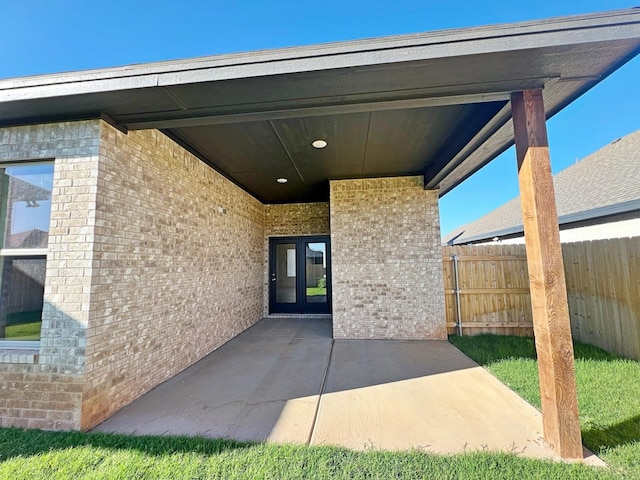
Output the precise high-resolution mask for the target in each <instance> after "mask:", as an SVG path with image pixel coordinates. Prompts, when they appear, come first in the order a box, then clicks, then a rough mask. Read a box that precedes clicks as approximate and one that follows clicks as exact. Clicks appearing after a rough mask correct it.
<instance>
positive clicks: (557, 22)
mask: <svg viewBox="0 0 640 480" xmlns="http://www.w3.org/2000/svg"><path fill="white" fill-rule="evenodd" d="M639 27H640V10H638V9H627V10H620V11H613V12H601V13H595V14H589V15H579V16H572V17H563V18H552V19H545V20H536V21H531V22H520V23H513V24H506V25H490V26H486V27H474V28H465V29H456V30H444V31H436V32H427V33H419V34H414V35H403V36H395V37H388V38H381V39H368V40H358V41H351V42H342V43H333V44H326V45H314V46H308V47H300V48H285V49H280V50H271V51H259V52H249V53H241V54H232V55H219V56H214V57H203V58H197V59H191V60H179V61H170V62H158V63H149V64H139V65H130V66H126V67H119V68H107V69H100V70H89V71H84V72H72V73H61V74H54V75H41V76H34V77H25V78H17V79H9V80H1V81H0V126H10V125H25V124H34V123H43V122H53V121H71V120H79V119H83V120H85V119H90V118H103V119H105V120H106V121H109V122H111V123H112V124H113V125H114V126H116V127H117V128H120V129H122V130H123V131H126V130H127V129H128V130H135V129H149V128H154V129H160V130H161V131H162V132H163V133H165V134H167V135H168V136H170V137H171V138H173V139H174V140H175V141H177V142H178V143H180V144H181V145H182V146H183V147H185V148H186V149H187V150H189V151H191V152H192V153H194V154H195V155H197V156H198V157H199V158H200V159H202V160H203V161H204V162H205V163H207V164H209V165H211V166H212V167H213V168H215V169H217V170H218V171H220V172H222V173H223V174H224V175H226V176H227V177H228V178H230V179H231V180H232V181H234V182H236V183H237V184H238V185H240V186H242V188H244V189H245V190H247V191H248V192H250V193H251V194H253V195H254V196H256V198H258V199H259V200H261V201H263V202H266V203H289V202H308V201H326V200H327V199H328V196H329V188H328V180H329V179H345V178H371V177H386V176H398V175H422V176H424V182H425V186H426V188H429V189H439V193H440V195H444V194H445V193H446V192H448V191H450V190H451V189H452V188H454V187H455V186H456V185H458V184H459V183H460V182H462V181H463V180H464V179H465V178H467V177H468V176H469V175H471V174H473V173H474V172H475V171H477V170H478V169H479V168H481V167H482V166H483V165H485V164H486V163H488V162H490V161H491V160H492V159H494V158H495V157H496V156H497V155H499V154H500V153H502V152H503V151H504V150H506V149H507V148H509V147H510V146H511V145H513V143H514V139H513V127H512V122H511V103H510V98H511V93H512V92H518V91H523V90H531V89H542V91H543V96H544V107H545V113H546V116H547V118H549V117H551V116H553V115H555V114H556V113H557V112H559V111H560V110H562V109H563V108H564V107H566V106H567V105H568V104H570V103H571V102H573V101H574V100H575V99H576V98H578V97H579V96H580V95H582V94H583V93H585V92H586V91H588V90H589V89H591V88H592V87H593V86H594V85H596V84H597V83H599V82H600V81H602V80H603V79H604V78H606V77H607V76H608V75H610V74H611V73H612V72H614V71H615V70H617V69H618V68H620V66H621V65H623V64H624V63H626V62H628V61H629V60H631V59H632V58H633V57H635V56H636V55H637V54H638V52H640V28H639ZM316 139H321V140H326V141H327V142H328V145H327V147H326V148H325V149H322V150H316V149H315V148H313V147H311V142H313V141H314V140H316ZM279 177H284V178H287V179H288V182H287V183H286V184H280V183H277V182H276V179H277V178H279Z"/></svg>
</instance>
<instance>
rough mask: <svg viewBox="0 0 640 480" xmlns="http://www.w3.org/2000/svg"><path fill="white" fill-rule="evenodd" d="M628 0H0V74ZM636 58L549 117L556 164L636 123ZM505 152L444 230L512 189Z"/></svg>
mask: <svg viewBox="0 0 640 480" xmlns="http://www.w3.org/2000/svg"><path fill="white" fill-rule="evenodd" d="M633 6H635V5H634V3H633V2H630V1H618V0H583V1H574V0H571V1H567V0H565V1H558V0H553V1H548V0H539V1H537V2H517V1H514V0H510V1H502V0H500V1H492V2H478V1H448V2H447V1H442V0H440V1H425V0H422V1H409V0H394V1H375V0H373V1H367V2H355V1H354V2H349V1H345V0H342V1H336V0H323V1H322V2H319V1H313V2H309V1H305V0H297V1H284V0H276V1H233V0H229V1H226V2H222V1H213V0H212V1H205V0H202V1H194V0H168V1H165V0H157V1H154V0H126V1H124V0H108V1H101V2H98V1H87V0H74V1H72V0H20V1H17V0H15V1H12V0H0V78H8V77H16V76H24V75H34V74H41V73H55V72H62V71H69V70H82V69H87V68H99V67H109V66H118V65H126V64H132V63H141V62H151V61H158V60H171V59H177V58H188V57H196V56H202V55H214V54H219V53H230V52H241V51H247V50H257V49H266V48H277V47H287V46H296V45H309V44H314V43H322V42H332V41H340V40H351V39H358V38H367V37H376V36H384V35H394V34H403V33H415V32H422V31H429V30H438V29H446V28H458V27H469V26H476V25H487V24H494V23H505V22H517V21H522V20H533V19H541V18H547V17H553V16H561V15H575V14H581V13H591V12H599V11H604V10H614V9H621V8H630V7H633ZM638 84H640V58H636V59H634V60H633V61H631V62H630V63H629V64H627V65H625V66H624V67H623V68H622V69H620V70H619V71H617V72H616V73H614V74H613V75H612V76H610V77H609V78H607V79H605V80H604V82H602V83H601V84H600V85H598V86H596V87H595V88H594V89H593V90H591V91H590V92H588V93H587V94H585V95H584V96H583V97H581V98H580V99H578V100H577V101H576V102H574V103H573V104H572V105H570V106H569V107H567V108H566V109H565V110H563V111H562V112H560V113H559V114H558V115H556V116H555V117H554V118H552V119H551V120H550V121H549V122H548V131H549V141H550V148H551V159H552V165H553V170H554V172H558V171H560V170H563V169H564V168H566V167H567V166H569V165H571V164H572V163H574V162H575V161H576V159H579V158H582V157H584V156H586V155H588V154H589V153H591V152H593V151H595V150H597V149H598V148H600V147H601V146H604V145H606V144H608V143H610V142H611V141H613V140H615V139H617V138H619V137H621V136H623V135H625V134H627V133H630V132H632V131H634V130H637V129H639V128H640V114H638V112H640V94H638V93H637V85H638ZM515 165H516V161H515V154H514V152H513V150H512V149H510V150H508V151H507V152H505V153H504V154H503V155H501V156H500V157H498V158H497V159H496V160H494V161H493V162H492V163H491V164H489V165H488V166H487V167H485V168H484V169H482V170H481V171H480V172H478V173H476V174H475V175H474V176H473V177H471V178H470V179H468V180H467V181H465V182H464V183H463V184H461V185H460V186H459V187H457V188H456V189H455V190H453V191H452V192H450V193H449V194H447V195H446V196H444V197H443V199H442V201H441V212H440V213H441V219H442V231H443V233H447V232H449V231H450V230H452V229H453V228H454V227H456V226H457V225H460V224H462V223H466V222H469V221H473V220H474V219H476V218H478V217H480V216H482V215H483V214H485V213H487V212H489V211H491V210H493V209H494V208H496V207H497V206H499V205H501V204H502V203H504V202H506V201H508V200H510V199H511V198H513V197H515V196H517V195H518V184H517V177H516V166H515Z"/></svg>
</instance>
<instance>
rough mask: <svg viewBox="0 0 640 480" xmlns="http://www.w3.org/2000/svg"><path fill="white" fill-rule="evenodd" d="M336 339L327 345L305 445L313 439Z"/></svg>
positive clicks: (309, 443)
mask: <svg viewBox="0 0 640 480" xmlns="http://www.w3.org/2000/svg"><path fill="white" fill-rule="evenodd" d="M335 343H336V341H335V340H334V339H333V338H332V339H331V345H330V347H329V356H328V358H327V366H326V367H325V369H324V374H323V376H322V383H321V384H320V391H319V392H318V402H317V403H316V410H315V412H314V414H313V422H312V423H311V430H310V431H309V437H308V438H307V445H311V441H312V440H313V434H314V432H315V430H316V423H317V421H318V413H319V412H320V404H321V403H322V395H323V394H324V389H325V386H326V384H327V377H328V376H329V368H330V367H331V357H332V356H333V347H334V345H335Z"/></svg>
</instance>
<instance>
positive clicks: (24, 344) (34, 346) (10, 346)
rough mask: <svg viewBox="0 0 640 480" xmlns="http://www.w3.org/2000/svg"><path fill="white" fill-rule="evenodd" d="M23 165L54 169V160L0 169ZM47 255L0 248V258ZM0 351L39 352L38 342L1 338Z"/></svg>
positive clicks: (43, 251)
mask: <svg viewBox="0 0 640 480" xmlns="http://www.w3.org/2000/svg"><path fill="white" fill-rule="evenodd" d="M25 165H53V166H54V167H55V159H49V160H37V161H29V160H23V161H16V162H0V168H10V167H24V166H25ZM49 219H51V212H49ZM3 234H4V232H3ZM0 238H2V235H0ZM48 253H49V249H48V248H0V258H2V257H42V256H44V257H45V261H46V256H47V254H48ZM46 275H47V273H46V270H45V279H46ZM41 320H42V319H41ZM0 350H40V340H5V339H3V338H0Z"/></svg>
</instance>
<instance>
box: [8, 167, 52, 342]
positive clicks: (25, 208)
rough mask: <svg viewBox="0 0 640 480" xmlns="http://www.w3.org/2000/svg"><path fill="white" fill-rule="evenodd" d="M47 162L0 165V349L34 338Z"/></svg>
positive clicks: (47, 207)
mask: <svg viewBox="0 0 640 480" xmlns="http://www.w3.org/2000/svg"><path fill="white" fill-rule="evenodd" d="M52 187H53V163H51V162H48V163H26V164H14V165H0V236H1V238H0V246H1V247H0V347H2V348H34V347H37V345H38V343H37V342H38V341H39V340H40V327H41V324H42V304H43V297H44V278H45V270H46V260H47V243H48V239H49V221H50V216H51V191H52Z"/></svg>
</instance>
